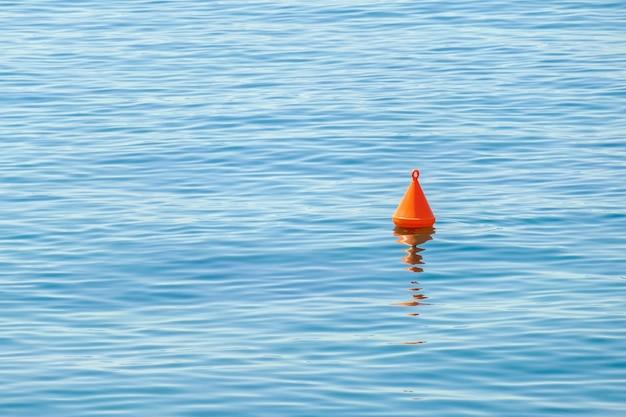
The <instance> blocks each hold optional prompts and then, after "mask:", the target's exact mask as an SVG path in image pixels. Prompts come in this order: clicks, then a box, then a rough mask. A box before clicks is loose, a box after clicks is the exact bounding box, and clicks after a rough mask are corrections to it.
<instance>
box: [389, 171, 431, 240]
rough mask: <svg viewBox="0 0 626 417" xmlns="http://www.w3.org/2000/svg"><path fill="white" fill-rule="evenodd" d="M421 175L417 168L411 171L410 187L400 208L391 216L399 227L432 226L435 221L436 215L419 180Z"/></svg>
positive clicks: (401, 201)
mask: <svg viewBox="0 0 626 417" xmlns="http://www.w3.org/2000/svg"><path fill="white" fill-rule="evenodd" d="M419 176H420V172H419V171H418V170H417V169H414V170H413V172H411V183H410V184H409V188H407V189H406V192H405V193H404V197H402V200H400V204H398V208H396V211H395V212H394V213H393V216H392V217H391V218H392V220H393V222H394V223H395V225H396V226H398V227H404V228H407V229H417V228H420V227H431V226H432V225H433V224H434V223H435V216H434V215H433V212H432V210H431V209H430V206H429V205H428V201H427V200H426V196H425V195H424V191H422V187H420V183H419V181H418V180H417V178H418V177H419Z"/></svg>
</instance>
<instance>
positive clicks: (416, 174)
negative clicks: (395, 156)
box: [411, 169, 420, 180]
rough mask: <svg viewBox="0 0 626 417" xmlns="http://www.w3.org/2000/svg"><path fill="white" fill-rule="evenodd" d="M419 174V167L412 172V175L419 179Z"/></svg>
mask: <svg viewBox="0 0 626 417" xmlns="http://www.w3.org/2000/svg"><path fill="white" fill-rule="evenodd" d="M419 176H420V171H419V170H418V169H414V170H413V171H412V172H411V177H412V178H413V179H414V180H417V179H418V178H419Z"/></svg>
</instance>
